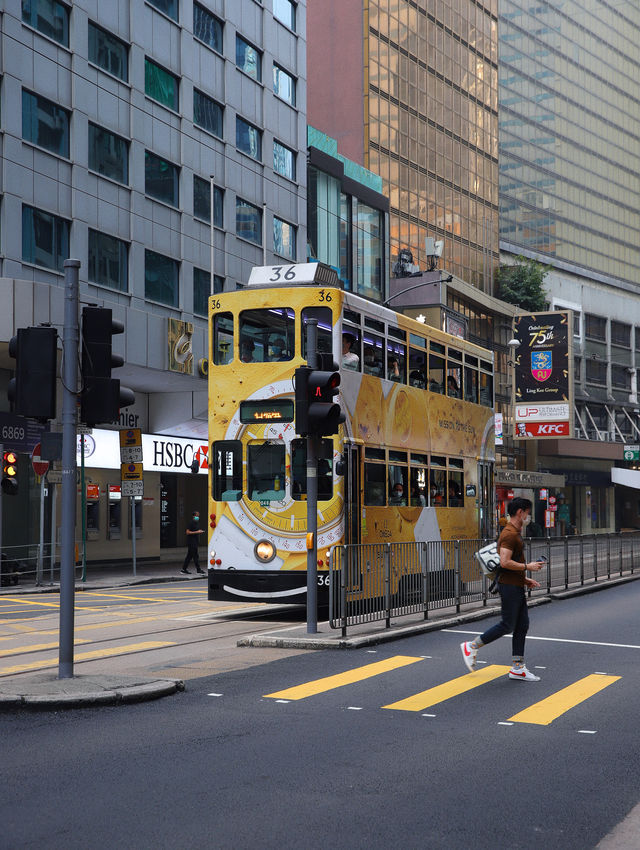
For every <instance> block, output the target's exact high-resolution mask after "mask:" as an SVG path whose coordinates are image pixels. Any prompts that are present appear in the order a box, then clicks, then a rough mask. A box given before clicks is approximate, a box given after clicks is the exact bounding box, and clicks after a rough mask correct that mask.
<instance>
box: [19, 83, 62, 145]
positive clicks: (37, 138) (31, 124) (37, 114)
mask: <svg viewBox="0 0 640 850" xmlns="http://www.w3.org/2000/svg"><path fill="white" fill-rule="evenodd" d="M22 138H23V139H25V140H26V141H27V142H33V144H34V145H39V146H40V147H41V148H46V149H47V150H48V151H51V152H52V153H56V154H58V155H59V156H64V157H66V158H67V159H68V158H69V113H68V112H67V110H66V109H63V108H62V107H61V106H58V105H57V104H56V103H52V102H51V101H50V100H47V99H46V98H44V97H40V96H39V95H37V94H31V92H28V91H25V90H24V89H23V90H22Z"/></svg>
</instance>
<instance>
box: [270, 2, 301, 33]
mask: <svg viewBox="0 0 640 850" xmlns="http://www.w3.org/2000/svg"><path fill="white" fill-rule="evenodd" d="M273 17H274V18H277V19H278V20H279V21H281V22H282V23H283V24H284V25H285V26H286V27H289V29H290V30H294V32H295V28H296V4H295V3H293V2H292V0H273Z"/></svg>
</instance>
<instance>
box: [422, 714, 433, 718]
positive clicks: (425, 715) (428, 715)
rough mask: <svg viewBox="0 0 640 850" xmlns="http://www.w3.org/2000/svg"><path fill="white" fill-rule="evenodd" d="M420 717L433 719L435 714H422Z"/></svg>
mask: <svg viewBox="0 0 640 850" xmlns="http://www.w3.org/2000/svg"><path fill="white" fill-rule="evenodd" d="M421 716H422V717H435V716H436V715H435V714H423V715H421Z"/></svg>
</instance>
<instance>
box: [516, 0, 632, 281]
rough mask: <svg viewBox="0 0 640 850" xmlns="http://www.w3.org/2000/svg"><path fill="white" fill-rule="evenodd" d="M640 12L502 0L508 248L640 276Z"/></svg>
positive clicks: (559, 0) (578, 0) (584, 3)
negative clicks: (639, 202) (639, 196)
mask: <svg viewBox="0 0 640 850" xmlns="http://www.w3.org/2000/svg"><path fill="white" fill-rule="evenodd" d="M638 43H640V6H639V5H638V3H637V2H635V0H623V2H617V3H612V2H610V0H545V2H541V3H535V4H529V3H523V2H521V0H500V80H499V84H500V243H501V245H502V246H503V247H504V248H505V249H506V250H515V251H516V252H518V251H521V250H522V249H527V250H528V251H531V252H533V253H534V254H539V255H543V256H542V259H544V255H546V256H547V257H549V258H550V260H551V262H553V260H554V259H556V260H561V261H565V262H568V263H571V264H573V265H575V266H577V267H578V270H587V271H589V270H591V271H595V272H597V273H600V274H605V275H607V276H611V277H613V278H619V279H622V280H627V281H634V282H637V281H638V279H640V245H639V244H638V238H637V234H638V231H639V230H640V210H639V208H638V191H639V189H640V178H639V176H638V175H639V173H640V86H639V85H638V80H639V79H640V53H639V52H638Z"/></svg>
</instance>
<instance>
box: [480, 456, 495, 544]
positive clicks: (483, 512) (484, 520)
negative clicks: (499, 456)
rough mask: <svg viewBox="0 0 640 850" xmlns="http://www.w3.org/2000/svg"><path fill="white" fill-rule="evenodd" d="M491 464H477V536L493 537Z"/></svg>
mask: <svg viewBox="0 0 640 850" xmlns="http://www.w3.org/2000/svg"><path fill="white" fill-rule="evenodd" d="M494 492H495V490H494V486H493V464H492V463H479V464H478V536H479V537H482V538H488V537H495V535H496V532H495V528H494V524H493V522H494V498H493V496H494Z"/></svg>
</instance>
